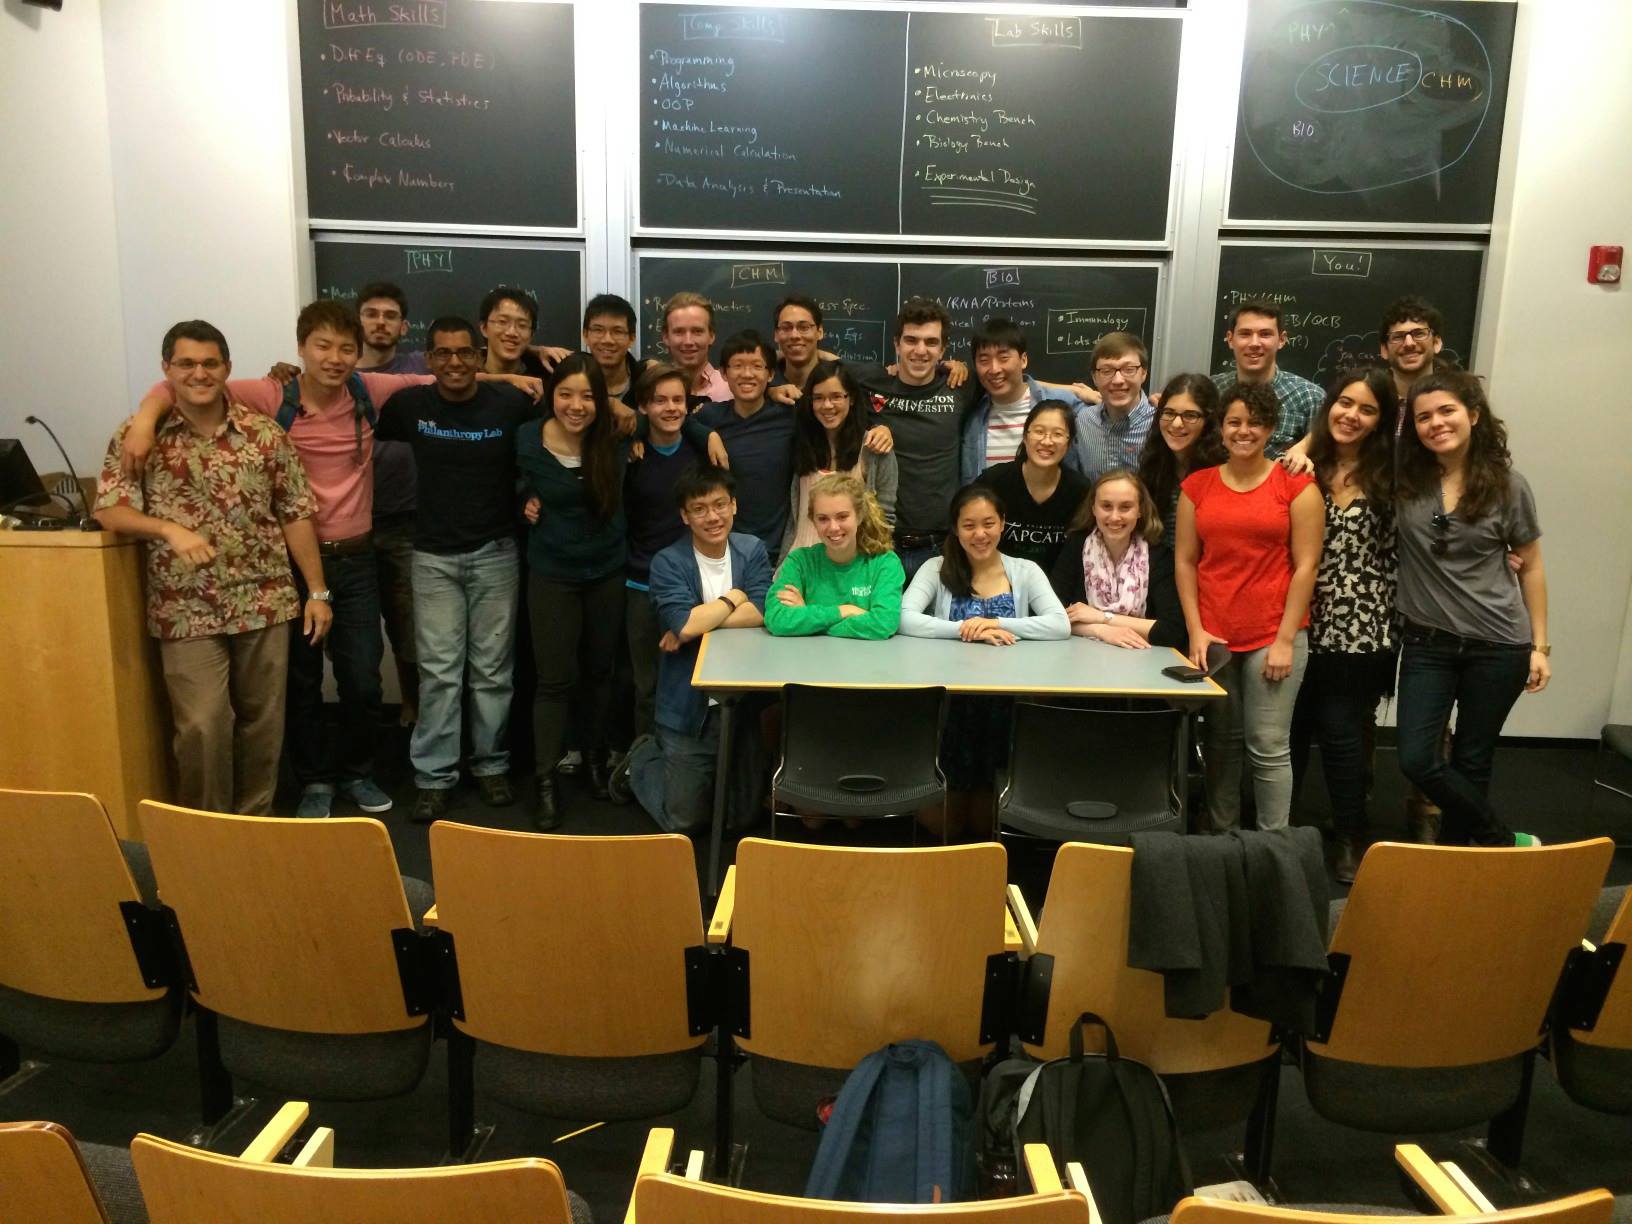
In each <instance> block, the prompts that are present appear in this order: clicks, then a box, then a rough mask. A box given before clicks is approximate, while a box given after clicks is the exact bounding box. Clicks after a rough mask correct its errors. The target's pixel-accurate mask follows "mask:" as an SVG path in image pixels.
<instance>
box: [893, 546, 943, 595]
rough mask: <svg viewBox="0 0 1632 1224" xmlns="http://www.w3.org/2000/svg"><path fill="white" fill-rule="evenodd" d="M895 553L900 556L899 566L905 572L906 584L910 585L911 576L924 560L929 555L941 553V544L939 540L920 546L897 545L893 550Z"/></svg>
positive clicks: (933, 555)
mask: <svg viewBox="0 0 1632 1224" xmlns="http://www.w3.org/2000/svg"><path fill="white" fill-rule="evenodd" d="M895 555H896V556H897V557H899V558H901V568H902V569H904V570H905V571H906V572H907V581H906V586H911V585H912V576H913V575H914V574H916V573H917V572H918V571H919V569H921V568H922V567H923V564H924V562H925V561H928V560H929V559H930V558H931V557H938V556H940V555H941V545H940V543H939V542H937V543H935V544H926V545H924V546H922V547H920V548H902V547H900V546H899V545H898V546H897V547H896V550H895ZM903 589H905V587H903Z"/></svg>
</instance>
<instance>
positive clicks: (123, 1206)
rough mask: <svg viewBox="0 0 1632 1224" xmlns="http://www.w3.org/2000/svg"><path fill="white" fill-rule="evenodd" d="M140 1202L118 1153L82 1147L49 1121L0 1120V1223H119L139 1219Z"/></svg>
mask: <svg viewBox="0 0 1632 1224" xmlns="http://www.w3.org/2000/svg"><path fill="white" fill-rule="evenodd" d="M99 1156H100V1157H102V1158H103V1159H98V1157H99ZM93 1164H94V1165H96V1166H97V1172H95V1173H93V1170H92V1167H91V1166H92V1165H93ZM120 1164H122V1165H123V1175H122V1176H120V1175H119V1174H117V1173H114V1172H111V1170H114V1169H117V1168H118V1166H119V1165H120ZM104 1169H107V1170H110V1171H109V1172H103V1170H104ZM98 1174H100V1175H98ZM99 1185H100V1187H101V1193H98V1186H99ZM104 1199H105V1200H106V1203H104ZM141 1202H142V1200H141V1195H140V1193H139V1192H138V1191H137V1189H136V1184H135V1180H134V1178H133V1177H132V1175H131V1171H130V1158H129V1154H128V1153H126V1152H124V1151H123V1150H122V1149H118V1148H104V1149H95V1148H93V1147H90V1146H87V1147H86V1148H84V1149H82V1148H81V1147H80V1145H79V1144H77V1143H75V1142H74V1137H73V1136H72V1135H70V1134H69V1133H68V1132H67V1131H66V1130H65V1129H63V1128H62V1127H60V1126H58V1125H57V1124H56V1123H55V1122H0V1220H5V1221H7V1222H8V1224H9V1222H11V1221H16V1222H17V1224H22V1222H23V1221H27V1222H28V1224H110V1222H111V1224H120V1222H121V1221H125V1220H133V1219H141V1218H142V1211H141Z"/></svg>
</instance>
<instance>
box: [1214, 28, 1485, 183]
mask: <svg viewBox="0 0 1632 1224" xmlns="http://www.w3.org/2000/svg"><path fill="white" fill-rule="evenodd" d="M1274 20H1275V21H1276V22H1277V23H1278V24H1276V25H1275V26H1273V27H1271V28H1270V29H1268V30H1267V35H1268V37H1262V36H1260V37H1257V38H1250V37H1249V48H1251V49H1249V52H1248V57H1247V61H1246V63H1245V65H1244V67H1243V72H1242V78H1241V122H1242V130H1243V132H1244V134H1245V137H1246V141H1247V145H1248V147H1249V148H1250V150H1251V151H1252V155H1253V156H1254V157H1255V158H1256V159H1257V161H1258V163H1259V164H1260V165H1261V166H1262V167H1263V168H1264V169H1265V170H1266V171H1268V172H1269V174H1271V175H1272V176H1274V177H1275V178H1276V179H1278V180H1280V181H1281V182H1283V183H1285V184H1287V185H1288V186H1290V187H1294V188H1297V189H1298V190H1300V191H1307V192H1312V193H1315V194H1320V195H1341V194H1346V193H1353V192H1365V191H1375V190H1377V189H1380V188H1383V187H1393V186H1397V185H1399V184H1401V183H1408V182H1412V181H1414V180H1416V179H1421V178H1427V177H1429V176H1431V175H1436V174H1440V173H1442V172H1443V171H1445V170H1447V169H1449V168H1450V167H1451V166H1454V165H1455V164H1456V163H1457V162H1459V161H1461V160H1462V159H1463V158H1464V157H1466V156H1467V154H1468V152H1469V150H1471V149H1472V148H1473V145H1474V142H1475V141H1476V140H1477V139H1478V137H1479V133H1480V131H1481V129H1482V128H1483V127H1484V124H1485V121H1486V118H1487V116H1488V112H1489V109H1490V97H1489V90H1488V89H1487V85H1488V83H1489V82H1490V79H1491V74H1492V71H1493V69H1492V65H1491V59H1490V53H1489V51H1488V49H1487V48H1486V46H1485V44H1484V42H1483V40H1482V39H1481V38H1480V37H1479V35H1478V33H1477V32H1475V31H1474V29H1473V28H1472V27H1471V26H1469V25H1468V24H1467V23H1465V22H1462V21H1459V20H1457V19H1456V18H1455V17H1452V16H1449V15H1448V14H1446V13H1442V12H1437V11H1430V10H1427V9H1416V8H1409V7H1407V6H1405V5H1401V4H1392V3H1386V2H1385V0H1314V2H1313V3H1309V4H1304V5H1300V6H1298V7H1296V8H1293V9H1290V10H1288V11H1287V12H1286V13H1285V14H1284V15H1282V16H1279V17H1277V18H1275V19H1274Z"/></svg>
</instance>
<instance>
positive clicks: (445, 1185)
mask: <svg viewBox="0 0 1632 1224" xmlns="http://www.w3.org/2000/svg"><path fill="white" fill-rule="evenodd" d="M145 827H146V826H144V828H145ZM307 1114H308V1110H307V1106H306V1104H305V1102H302V1101H292V1102H290V1103H289V1104H287V1105H285V1106H284V1107H283V1108H282V1109H280V1110H279V1111H278V1114H277V1116H276V1117H274V1118H273V1119H272V1121H271V1122H269V1123H268V1124H267V1125H266V1127H265V1128H264V1129H263V1130H262V1131H261V1133H260V1134H259V1135H258V1136H257V1137H256V1139H255V1141H254V1142H253V1143H251V1144H250V1145H249V1146H248V1147H247V1148H245V1149H244V1151H243V1152H242V1153H241V1154H240V1155H238V1156H226V1155H221V1154H219V1153H216V1152H208V1151H203V1150H201V1149H199V1148H196V1147H192V1146H190V1145H188V1144H184V1143H173V1142H171V1141H170V1140H168V1139H159V1138H156V1137H155V1136H153V1135H137V1136H136V1139H135V1141H134V1142H133V1143H131V1145H130V1154H131V1160H132V1162H133V1163H134V1164H135V1166H136V1176H137V1178H138V1179H139V1180H140V1182H141V1187H142V1195H143V1197H144V1198H145V1199H146V1200H147V1208H148V1211H149V1213H150V1214H151V1218H152V1224H266V1222H267V1221H273V1220H279V1221H282V1220H289V1221H294V1220H300V1221H308V1222H311V1224H322V1222H326V1221H333V1222H334V1224H340V1222H341V1221H344V1222H345V1224H447V1222H448V1221H472V1222H474V1221H489V1220H492V1221H504V1220H526V1221H529V1224H588V1221H589V1210H588V1208H587V1207H586V1206H585V1205H584V1202H583V1200H582V1199H579V1198H578V1197H577V1196H576V1195H569V1194H568V1193H567V1188H566V1186H565V1185H564V1184H563V1182H562V1180H561V1170H560V1169H558V1168H557V1167H556V1166H555V1165H554V1164H552V1163H551V1162H550V1161H548V1160H537V1159H531V1158H529V1159H523V1160H497V1161H493V1162H491V1163H489V1164H476V1165H449V1166H444V1167H440V1168H424V1169H343V1168H342V1169H337V1168H335V1167H334V1132H333V1131H332V1130H328V1129H327V1128H319V1129H318V1130H317V1131H316V1132H315V1133H313V1134H312V1135H311V1136H310V1137H309V1138H307V1139H305V1140H304V1141H303V1142H302V1143H300V1144H299V1147H298V1150H296V1151H294V1154H293V1156H292V1158H291V1160H290V1161H289V1163H281V1162H279V1161H278V1159H277V1158H278V1156H279V1153H281V1152H284V1151H286V1150H289V1149H293V1148H294V1147H295V1146H296V1145H295V1143H294V1142H293V1141H295V1140H296V1139H297V1135H298V1133H299V1131H300V1128H301V1127H302V1125H303V1124H304V1123H305V1121H306V1118H307Z"/></svg>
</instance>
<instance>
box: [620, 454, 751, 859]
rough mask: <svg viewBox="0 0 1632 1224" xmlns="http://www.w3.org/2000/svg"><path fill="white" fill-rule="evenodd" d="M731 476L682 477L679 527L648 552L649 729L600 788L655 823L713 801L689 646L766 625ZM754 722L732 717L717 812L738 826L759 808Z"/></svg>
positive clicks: (707, 735)
mask: <svg viewBox="0 0 1632 1224" xmlns="http://www.w3.org/2000/svg"><path fill="white" fill-rule="evenodd" d="M735 491H736V483H735V481H733V480H732V478H731V474H730V473H729V472H726V471H722V470H721V469H719V468H714V467H705V468H701V469H697V470H694V471H692V472H688V473H687V474H686V475H684V476H683V477H681V479H680V481H679V483H678V485H677V486H676V489H675V495H676V500H677V501H678V502H679V503H680V517H681V518H682V519H683V520H685V524H686V527H687V528H688V534H687V535H686V536H684V537H683V538H682V539H679V540H676V541H675V542H674V543H673V544H671V545H669V546H668V547H667V548H665V549H663V550H662V551H660V552H658V553H657V554H656V555H655V556H654V557H653V558H652V566H651V574H650V584H651V599H652V607H653V609H654V610H655V611H656V613H657V621H658V626H659V628H660V629H661V630H662V631H663V636H662V638H661V639H660V642H659V646H660V648H661V650H662V651H663V657H662V659H661V660H660V661H659V664H658V672H657V733H656V735H655V736H650V735H643V736H641V737H640V738H638V739H637V740H635V742H634V743H633V744H631V745H630V747H629V755H628V756H627V757H626V758H625V760H624V762H623V764H622V765H620V766H619V767H618V770H617V772H616V773H615V774H613V776H612V779H611V782H610V784H609V786H608V791H609V793H610V794H611V796H612V798H613V799H614V800H617V801H619V802H626V801H627V800H628V798H629V797H630V796H631V794H632V795H633V797H634V798H636V799H638V800H639V801H640V806H641V807H643V808H645V809H646V812H647V814H648V815H649V816H651V818H652V819H653V820H655V821H656V822H657V823H658V825H659V826H660V827H662V828H663V829H665V830H667V831H669V832H671V833H688V832H691V831H692V830H693V829H700V828H703V827H705V826H707V825H708V823H709V821H710V818H711V817H712V815H713V807H714V772H715V770H714V765H715V761H716V760H717V757H718V752H719V746H720V710H719V705H718V703H717V702H716V701H715V700H714V699H713V698H711V697H709V696H708V695H707V694H706V693H703V692H700V691H698V690H697V689H694V688H692V687H691V673H692V669H693V668H694V667H695V665H696V663H697V644H698V642H699V641H700V640H701V638H702V636H703V634H705V633H708V632H710V631H712V630H715V629H752V628H758V627H760V626H763V625H764V623H765V593H766V592H767V591H768V590H770V586H771V563H770V559H769V558H768V557H767V556H766V554H765V546H764V545H763V544H761V543H760V541H759V540H758V539H756V538H755V537H754V536H751V535H739V534H737V533H735V532H733V531H732V530H731V528H732V526H733V524H734V523H735V521H736V516H737V499H736V496H735ZM756 723H757V720H755V719H751V718H742V719H738V720H737V723H736V728H737V734H735V735H734V742H733V743H732V750H733V751H732V760H733V762H734V767H733V769H732V777H731V779H730V780H729V785H730V787H731V792H730V795H729V797H728V800H727V806H726V815H727V819H728V820H729V821H730V823H731V824H732V825H733V826H741V825H746V824H748V823H750V822H751V821H752V819H753V818H754V816H755V815H756V814H757V812H758V810H759V798H760V792H761V790H762V789H763V783H764V776H765V760H764V752H763V749H762V748H761V746H760V743H759V737H758V734H757V726H756Z"/></svg>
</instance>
